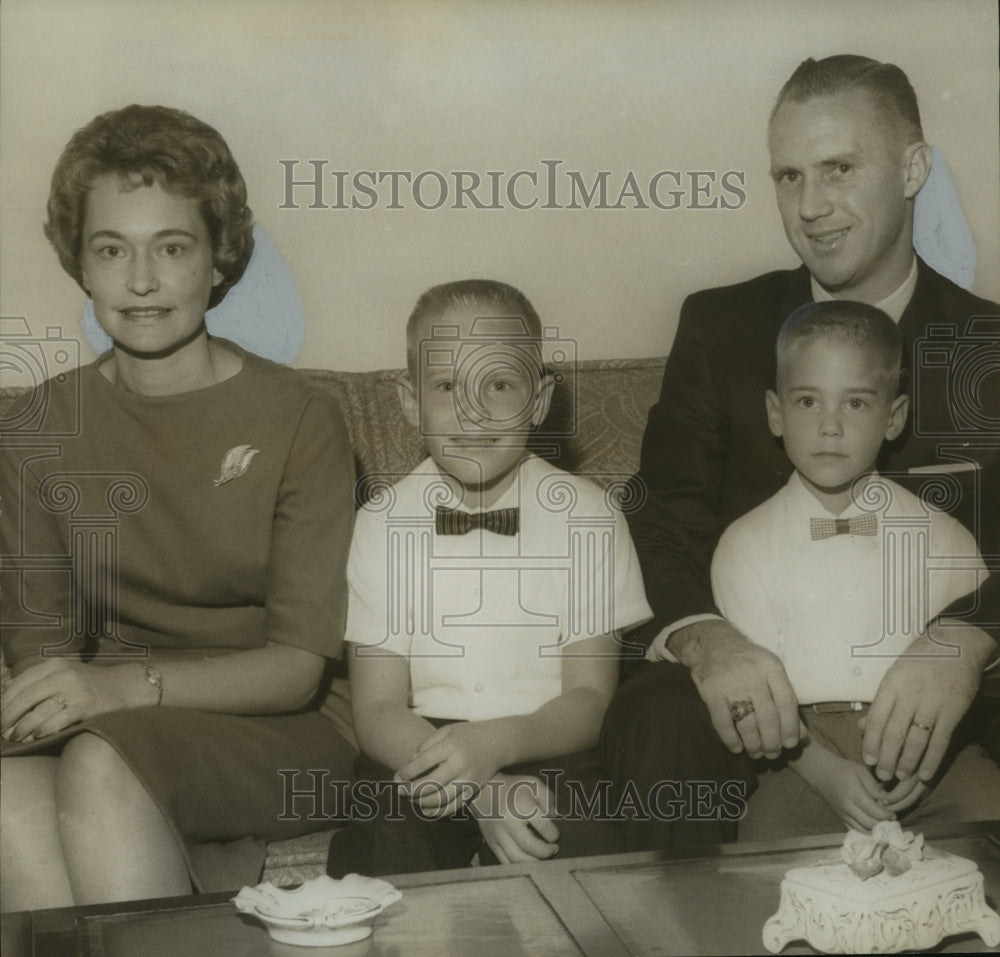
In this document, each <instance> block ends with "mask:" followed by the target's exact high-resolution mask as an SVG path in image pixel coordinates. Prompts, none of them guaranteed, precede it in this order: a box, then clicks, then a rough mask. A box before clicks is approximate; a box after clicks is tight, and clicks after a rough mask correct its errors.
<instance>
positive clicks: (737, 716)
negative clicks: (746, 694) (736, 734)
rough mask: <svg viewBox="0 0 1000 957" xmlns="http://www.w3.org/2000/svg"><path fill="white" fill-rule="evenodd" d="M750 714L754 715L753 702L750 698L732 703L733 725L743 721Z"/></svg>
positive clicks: (730, 705)
mask: <svg viewBox="0 0 1000 957" xmlns="http://www.w3.org/2000/svg"><path fill="white" fill-rule="evenodd" d="M748 714H753V702H752V701H750V700H749V699H748V698H740V699H739V701H732V702H730V704H729V716H730V717H731V718H732V719H733V724H736V722H737V721H742V720H743V719H744V718H745V717H746V716H747V715H748Z"/></svg>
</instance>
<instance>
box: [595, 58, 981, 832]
mask: <svg viewBox="0 0 1000 957" xmlns="http://www.w3.org/2000/svg"><path fill="white" fill-rule="evenodd" d="M769 147H770V152H771V174H772V177H773V179H774V185H775V192H776V196H777V200H778V208H779V211H780V214H781V217H782V222H783V224H784V227H785V232H786V234H787V236H788V239H789V242H790V243H791V245H792V247H793V248H794V249H795V251H796V253H797V254H798V255H799V257H800V259H801V260H802V266H801V267H800V268H799V269H797V270H792V271H783V272H774V273H769V274H766V275H763V276H759V277H757V278H756V279H752V280H750V281H749V282H745V283H741V284H739V285H736V286H730V287H727V288H720V289H712V290H707V291H703V292H700V293H696V294H695V295H693V296H690V297H689V298H688V299H687V301H686V302H685V303H684V306H683V308H682V311H681V318H680V323H679V326H678V330H677V335H676V338H675V341H674V345H673V348H672V350H671V353H670V357H669V359H668V362H667V367H666V371H665V374H664V378H663V387H662V391H661V395H660V399H659V402H658V403H657V404H656V405H655V406H654V407H653V408H652V409H651V410H650V414H649V421H648V424H647V428H646V433H645V436H644V440H643V449H642V461H641V465H640V472H639V480H640V483H641V484H642V485H643V486H644V490H645V502H644V504H643V506H642V508H641V509H640V510H639V511H638V512H636V513H635V514H634V520H633V522H632V533H633V537H634V539H635V543H636V547H637V550H638V553H639V557H640V560H641V562H642V565H643V574H644V578H645V583H646V591H647V595H648V599H649V603H650V605H651V606H652V608H653V610H654V612H655V618H654V620H653V622H651V623H650V624H649V625H647V626H644V628H643V629H642V631H641V632H640V634H639V637H640V638H641V639H643V640H644V641H645V642H646V643H647V644H648V651H647V653H646V657H647V658H648V659H650V660H651V661H652V662H655V663H653V664H646V665H644V666H643V667H642V668H640V669H639V671H638V673H636V674H635V675H634V676H633V677H632V678H631V679H630V680H629V681H627V682H625V684H623V685H622V687H621V689H620V690H619V692H618V694H617V696H616V698H615V700H614V701H613V703H612V706H611V709H610V710H609V712H608V716H607V719H606V721H605V729H604V734H603V738H602V750H603V754H604V759H605V763H606V765H607V766H608V768H609V769H610V770H611V772H612V776H613V777H614V779H615V781H616V783H617V785H618V786H619V788H626V787H627V788H628V789H629V790H630V791H631V792H632V794H633V795H634V794H636V793H637V794H638V795H639V797H640V798H641V797H642V796H644V795H647V794H650V793H652V792H657V788H658V787H659V786H660V785H661V784H662V782H663V781H664V780H677V781H679V782H684V781H706V780H707V781H714V782H722V781H725V780H726V779H727V778H733V777H736V778H739V779H742V780H743V781H745V782H747V783H748V784H750V785H751V786H752V782H753V774H752V771H751V770H750V769H749V767H748V765H747V762H746V761H745V758H743V760H742V762H741V761H740V760H736V759H733V758H732V757H731V756H729V755H727V753H726V751H724V750H723V749H721V748H720V747H719V746H718V741H719V739H721V741H722V743H723V744H724V745H725V746H726V748H728V749H729V752H731V753H732V755H740V757H741V758H742V755H741V752H745V754H746V755H748V756H749V757H750V758H759V757H762V756H767V757H768V758H776V757H778V756H779V755H780V754H781V753H782V749H783V748H794V747H795V746H796V745H797V743H798V741H799V730H800V724H799V717H798V711H797V701H796V699H795V695H794V692H793V691H792V688H791V685H790V684H789V682H788V678H787V676H786V674H785V671H784V668H783V666H782V664H781V662H780V661H779V660H778V659H777V658H776V657H775V656H774V655H773V654H771V653H770V652H769V651H767V650H765V649H764V648H762V647H760V646H758V645H756V644H754V643H753V642H750V641H749V640H748V639H747V638H745V637H744V636H743V635H742V634H740V633H739V632H738V631H737V630H736V629H735V628H734V627H733V626H731V625H730V624H729V623H728V622H726V621H725V620H724V619H723V618H722V617H721V616H720V615H719V614H718V611H717V610H716V608H715V607H714V605H713V603H712V594H711V586H710V582H709V565H710V561H711V556H712V552H713V550H714V548H715V545H716V542H717V541H718V538H719V535H720V534H721V532H722V530H723V529H724V528H725V527H726V526H727V525H728V524H729V523H730V522H732V521H733V520H734V519H736V518H738V517H739V516H740V515H743V514H744V513H746V512H747V511H749V510H750V509H751V508H754V507H755V506H757V505H758V504H760V503H761V502H763V501H764V500H765V499H767V498H769V497H770V496H771V495H772V494H774V493H775V492H776V491H777V490H778V489H779V488H780V487H781V486H782V485H783V484H784V483H785V482H786V481H787V479H788V476H789V470H790V467H789V465H788V461H787V459H786V457H785V455H784V454H783V452H782V449H781V447H780V445H778V444H777V442H776V441H775V440H774V439H773V438H772V437H771V435H770V433H769V431H768V428H767V421H766V416H765V406H764V401H763V399H762V398H761V397H762V396H763V395H764V392H765V390H766V389H768V388H770V387H771V385H772V383H773V381H774V373H775V358H774V342H775V337H776V335H777V331H778V328H779V327H780V325H781V323H782V321H783V320H784V319H785V317H787V316H788V314H789V313H790V312H792V310H794V309H795V308H796V307H798V306H800V305H802V304H803V303H805V302H809V301H811V300H822V299H830V298H837V299H854V300H859V301H862V302H866V303H869V304H872V305H876V306H878V307H880V308H881V309H882V310H883V311H885V312H887V313H888V314H889V315H890V316H891V317H892V318H893V319H894V320H896V321H897V322H898V324H899V329H900V333H901V335H902V338H903V342H904V365H905V367H906V369H907V373H908V376H909V379H908V381H905V389H906V391H908V392H910V393H911V395H912V400H913V405H914V409H915V411H914V414H913V416H911V421H910V425H909V426H908V428H907V429H906V430H905V431H904V433H903V435H902V436H901V437H900V438H899V439H898V440H896V441H895V442H894V443H892V444H891V445H890V446H889V447H888V449H887V451H886V453H885V454H884V455H883V456H882V457H881V458H880V460H879V463H878V465H879V469H880V471H882V472H884V473H885V474H887V475H889V476H891V477H893V478H898V477H899V478H901V477H902V476H906V475H908V476H909V477H910V478H911V479H912V480H920V481H925V482H926V481H927V479H928V477H929V476H928V474H927V471H928V470H930V472H931V473H932V475H933V473H934V471H935V469H936V470H937V471H938V475H937V478H936V479H935V480H936V481H938V482H940V483H941V484H942V487H943V486H944V485H947V487H948V488H949V489H952V490H954V489H955V488H958V489H960V490H961V492H960V495H959V496H958V497H959V498H960V501H959V503H958V505H957V507H956V508H955V509H954V514H956V516H957V517H959V518H961V519H962V520H963V521H965V522H966V524H968V525H969V527H970V528H971V529H972V531H973V532H974V533H975V534H976V536H977V539H978V541H979V545H980V550H981V551H982V553H983V555H984V556H987V561H989V556H995V555H997V554H998V552H1000V547H998V541H997V539H998V537H1000V518H998V509H1000V502H998V499H1000V496H998V495H997V494H996V490H997V488H1000V474H998V473H1000V456H998V454H997V448H996V446H997V444H998V443H997V442H996V440H995V439H993V440H992V442H991V438H990V436H991V433H992V434H993V435H995V432H996V423H997V422H998V421H1000V382H998V378H1000V377H998V376H997V375H996V374H995V373H996V368H997V361H996V352H995V351H993V352H990V351H988V350H990V349H991V348H992V349H995V342H994V343H993V344H992V345H991V344H990V343H989V342H988V341H987V340H979V339H976V338H975V337H974V336H973V337H972V338H970V329H969V320H970V319H971V318H972V317H996V316H997V315H998V313H1000V308H998V307H997V305H996V304H994V303H991V302H988V301H986V300H983V299H979V298H977V297H975V296H973V295H971V294H970V293H968V292H966V291H964V290H963V289H961V288H959V287H958V286H956V285H954V284H953V283H951V282H950V281H949V280H947V279H945V278H944V277H942V276H940V275H939V274H938V273H936V272H935V271H934V270H933V269H931V268H930V267H929V266H928V265H927V264H926V263H924V262H923V261H922V260H920V259H919V258H918V257H917V256H916V255H915V253H914V250H913V207H914V199H915V197H916V195H917V193H918V192H919V190H920V188H921V186H922V185H923V183H924V180H925V179H926V177H927V174H928V172H929V169H930V156H931V152H930V147H929V146H928V145H927V144H926V143H925V142H924V140H923V133H922V130H921V127H920V116H919V111H918V108H917V102H916V97H915V95H914V93H913V90H912V88H911V86H910V84H909V81H908V80H907V78H906V76H905V74H904V73H903V72H902V71H901V70H900V69H899V68H898V67H895V66H893V65H891V64H882V63H878V62H877V61H875V60H870V59H868V58H865V57H858V56H851V55H841V56H833V57H828V58H826V59H824V60H821V61H819V62H817V61H815V60H812V59H809V60H806V61H805V62H803V63H802V64H801V65H800V66H799V68H798V69H797V70H796V71H795V73H794V74H793V75H792V77H791V78H790V79H789V81H788V82H787V83H786V84H785V86H784V88H783V89H782V91H781V93H780V94H779V97H778V101H777V104H776V106H775V108H774V110H773V112H772V114H771V120H770V126H769ZM993 321H994V323H996V320H995V319H994V320H993ZM981 328H982V323H979V324H977V329H981ZM992 331H993V334H994V337H995V335H996V332H997V329H996V325H995V324H994V326H993V329H992ZM976 349H980V352H981V355H977V354H976V353H975V350H976ZM969 350H972V352H971V353H970V351H969ZM942 356H943V357H944V359H943V365H942V364H940V361H941V357H942ZM958 358H962V359H963V361H964V368H965V371H963V367H962V363H960V362H957V361H955V360H956V359H958ZM935 361H937V362H938V363H939V364H936V365H935V364H934V362H935ZM972 368H977V369H978V370H979V373H978V376H977V375H976V373H972V372H971V369H972ZM967 372H968V373H969V374H966V373H967ZM991 372H992V373H993V374H992V375H991V374H990V373H991ZM956 375H959V376H962V375H964V376H965V379H966V380H967V381H964V382H955V381H954V376H956ZM948 376H952V380H953V381H951V382H950V383H949V382H948ZM951 386H953V387H954V388H951ZM941 466H943V468H941ZM913 470H918V471H913ZM990 490H992V491H990ZM998 586H1000V579H998V577H997V575H995V574H994V575H993V576H992V577H991V578H990V579H989V580H988V581H987V582H986V583H985V584H984V585H983V586H982V587H981V588H980V590H979V592H978V599H979V600H978V607H977V608H976V610H975V611H974V613H973V614H972V615H971V616H970V615H966V612H967V611H968V609H966V608H963V609H961V614H962V615H963V616H964V617H963V618H962V620H958V619H957V618H951V617H949V612H950V613H952V614H954V615H958V614H959V613H960V611H959V609H957V608H955V607H954V606H953V607H951V608H949V609H948V610H946V612H945V613H944V614H943V615H942V616H941V618H939V619H938V620H937V621H936V622H934V623H933V624H932V625H931V626H930V627H929V628H928V629H927V634H922V635H918V636H916V637H914V639H913V641H912V643H911V645H910V653H909V654H908V655H907V656H906V657H903V658H900V659H899V660H898V661H897V662H896V663H895V664H894V665H893V666H892V667H891V668H890V670H889V672H888V673H887V674H886V676H885V678H884V680H883V682H882V684H881V685H880V687H879V690H878V693H877V695H876V698H875V700H874V702H873V703H872V706H871V709H870V711H869V713H868V715H867V719H866V727H865V737H864V746H863V747H864V754H865V760H866V763H868V764H869V765H870V766H872V768H873V769H874V771H875V773H876V775H877V777H878V778H879V780H881V781H882V782H889V781H893V780H894V779H895V780H897V781H904V780H905V779H906V778H908V777H909V776H910V775H912V774H915V773H916V774H918V775H919V777H920V779H921V780H923V781H929V780H931V779H932V778H933V777H934V775H935V773H936V771H937V770H938V767H939V765H940V764H941V761H942V758H943V757H944V756H945V753H946V751H947V749H948V745H949V743H950V742H951V739H952V735H953V732H954V731H955V729H956V727H957V726H958V724H959V722H960V721H961V719H962V718H963V716H965V714H966V712H967V710H968V708H969V706H970V704H971V703H972V701H973V699H974V697H975V695H976V691H977V689H978V687H979V683H980V679H981V675H982V672H983V670H984V668H985V667H986V665H987V664H988V663H989V662H990V661H991V660H992V659H993V658H994V657H995V656H996V653H997V645H996V642H997V640H1000V631H998V629H997V623H998V622H1000V587H998ZM673 662H680V665H678V664H674V663H673ZM682 666H683V667H682ZM702 702H704V704H702ZM709 721H710V724H709ZM713 729H714V730H713ZM702 793H703V800H702V801H701V803H700V804H697V802H691V801H689V802H688V806H687V808H686V811H687V813H683V814H677V813H668V814H664V813H662V808H658V807H656V806H653V802H652V801H650V806H648V807H644V808H641V809H640V811H639V813H638V814H637V816H636V819H635V820H634V821H633V822H632V823H631V824H629V825H627V826H626V833H627V840H628V843H629V847H630V849H638V848H641V847H649V846H671V845H677V844H684V843H691V842H705V841H708V842H713V841H719V840H731V839H733V837H734V836H735V828H736V820H735V819H734V818H735V817H737V816H738V815H734V814H732V813H731V806H730V805H727V803H726V801H725V798H724V797H723V798H722V799H721V800H718V801H716V802H714V803H713V801H712V800H711V799H709V798H707V797H704V791H703V792H702ZM643 812H645V814H648V815H649V817H651V818H652V820H650V821H644V820H643V816H644V815H643Z"/></svg>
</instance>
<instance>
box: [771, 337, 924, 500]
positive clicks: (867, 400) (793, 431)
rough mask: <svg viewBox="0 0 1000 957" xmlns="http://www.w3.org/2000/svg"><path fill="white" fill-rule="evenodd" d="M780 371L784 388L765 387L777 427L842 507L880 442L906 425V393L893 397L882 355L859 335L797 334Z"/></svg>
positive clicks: (809, 481)
mask: <svg viewBox="0 0 1000 957" xmlns="http://www.w3.org/2000/svg"><path fill="white" fill-rule="evenodd" d="M782 372H783V375H782V377H781V384H780V394H777V393H774V392H768V393H767V414H768V424H769V425H770V428H771V432H772V433H773V434H774V435H776V436H781V437H782V439H783V440H784V443H785V452H786V454H787V455H788V458H789V459H791V462H792V464H793V465H794V466H795V468H796V470H797V471H798V473H799V475H800V476H801V477H802V479H803V481H804V482H805V484H806V486H807V487H808V488H809V489H810V490H811V491H812V493H813V494H814V495H815V496H816V497H817V498H818V499H819V500H820V501H821V502H822V503H823V504H824V505H826V506H827V508H829V510H830V511H831V512H834V513H835V514H836V513H839V512H841V511H842V510H843V509H844V508H845V507H846V506H847V505H848V504H849V503H850V492H851V485H852V483H853V482H854V480H855V479H856V478H857V477H858V476H859V475H863V474H864V473H865V472H867V471H869V470H870V469H871V468H872V467H873V466H874V464H875V459H876V457H877V456H878V451H879V449H880V448H881V447H882V442H883V441H884V440H885V439H894V438H895V437H896V436H898V435H899V433H900V432H901V431H902V428H903V424H904V423H905V421H906V408H907V400H906V397H905V396H899V397H898V398H894V397H893V395H892V392H891V380H890V377H889V375H888V373H887V372H886V370H885V367H884V361H883V360H882V357H881V356H879V355H877V354H872V353H871V352H866V351H865V350H864V349H863V348H862V347H861V346H859V345H858V344H857V343H853V342H839V341H831V340H829V339H821V338H817V339H805V340H799V341H798V342H793V343H791V344H790V345H789V346H788V349H787V352H786V354H785V357H784V362H783V369H782Z"/></svg>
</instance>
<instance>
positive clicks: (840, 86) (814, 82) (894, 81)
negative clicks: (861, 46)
mask: <svg viewBox="0 0 1000 957" xmlns="http://www.w3.org/2000/svg"><path fill="white" fill-rule="evenodd" d="M851 90H864V91H865V92H867V93H868V95H869V96H870V97H871V98H872V100H873V101H874V103H875V105H876V106H877V107H878V109H879V110H880V111H881V112H882V115H883V116H884V117H885V118H886V119H887V120H888V121H889V122H890V123H891V124H892V125H893V127H894V128H895V129H896V132H897V133H898V134H899V136H900V137H901V142H902V144H903V145H904V146H909V145H910V144H911V143H917V142H920V141H921V140H923V138H924V132H923V129H922V128H921V125H920V108H919V107H918V106H917V95H916V93H914V92H913V87H912V86H911V85H910V81H909V80H908V79H907V77H906V74H905V73H904V72H903V71H902V70H901V69H900V68H899V67H898V66H895V65H894V64H892V63H880V62H879V61H878V60H872V59H871V58H870V57H866V56H857V55H855V54H853V53H841V54H838V55H836V56H828V57H826V58H824V59H822V60H814V59H812V57H810V58H809V59H808V60H803V61H802V62H801V63H800V64H799V65H798V68H797V69H796V70H795V72H794V73H793V74H792V75H791V77H789V79H788V82H787V83H786V84H785V85H784V86H783V87H782V88H781V92H780V93H779V94H778V100H777V102H776V103H775V104H774V109H773V110H772V111H771V120H773V119H774V117H775V114H776V113H777V112H778V110H779V108H780V107H781V105H782V104H783V103H784V102H785V101H786V100H791V101H792V102H793V103H802V102H805V101H806V100H811V99H812V98H813V97H816V96H832V95H834V94H837V93H845V92H849V91H851Z"/></svg>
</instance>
